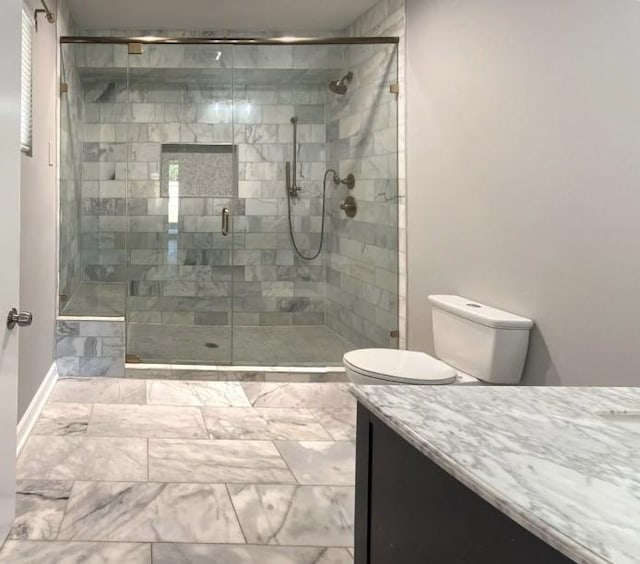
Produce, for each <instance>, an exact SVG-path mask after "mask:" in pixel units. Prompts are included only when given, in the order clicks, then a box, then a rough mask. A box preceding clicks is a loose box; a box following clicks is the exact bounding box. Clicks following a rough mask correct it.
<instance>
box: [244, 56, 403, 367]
mask: <svg viewBox="0 0 640 564" xmlns="http://www.w3.org/2000/svg"><path fill="white" fill-rule="evenodd" d="M359 47H362V48H359ZM234 63H235V64H234V78H233V82H234V100H233V108H234V121H235V131H234V133H235V143H236V144H237V146H238V158H239V162H238V174H239V180H238V189H239V202H238V207H239V209H244V215H236V218H235V222H234V228H235V232H236V245H235V249H234V252H233V263H234V265H236V269H235V270H234V275H235V276H236V277H235V278H234V291H235V299H234V309H233V333H234V338H233V343H234V349H233V360H234V363H237V364H262V365H338V364H340V363H341V360H342V356H343V354H344V352H346V351H348V350H351V349H353V348H356V347H358V346H383V347H389V346H397V341H395V340H393V339H391V338H390V332H391V331H393V330H395V329H397V186H398V183H397V133H396V128H397V110H396V105H397V102H396V97H395V95H392V94H390V93H389V85H390V83H392V82H396V80H397V78H396V77H397V54H396V50H395V48H394V47H390V46H386V45H364V46H355V45H353V46H349V45H346V46H328V45H327V46H317V45H316V46H274V45H268V46H236V47H234ZM349 71H351V73H352V74H351V75H350V77H348V78H345V79H344V80H342V81H340V79H341V77H343V76H345V75H347V73H348V72H349ZM331 81H333V82H334V84H333V88H332V89H331V90H330V89H329V87H328V85H329V83H330V82H331ZM294 124H295V129H296V134H297V139H296V143H295V144H294V141H293V135H294ZM294 158H295V161H296V162H295V165H294ZM287 162H288V163H289V173H290V174H289V188H292V186H293V184H294V175H295V187H296V188H298V187H299V188H301V190H288V189H287ZM331 169H333V170H334V171H336V173H337V174H338V175H339V176H340V177H341V178H345V177H346V176H347V174H349V173H352V174H354V175H355V177H356V186H355V188H354V189H353V190H350V189H349V188H347V186H346V185H345V184H337V185H336V184H335V183H334V180H333V178H334V173H333V171H332V170H331ZM325 186H326V198H325V197H324V194H325ZM289 191H292V192H295V195H292V196H290V195H289ZM348 195H351V196H353V197H355V199H356V201H357V202H358V205H359V206H360V207H359V210H358V214H357V215H356V216H355V217H354V218H347V216H346V215H345V212H344V211H343V210H341V209H340V205H341V204H343V203H344V200H345V198H346V197H347V196H348ZM325 203H326V209H325ZM323 212H324V213H323ZM323 218H324V223H323ZM296 247H297V250H296Z"/></svg>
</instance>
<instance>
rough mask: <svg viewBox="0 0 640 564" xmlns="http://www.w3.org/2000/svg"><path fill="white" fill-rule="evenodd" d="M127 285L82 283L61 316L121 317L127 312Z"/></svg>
mask: <svg viewBox="0 0 640 564" xmlns="http://www.w3.org/2000/svg"><path fill="white" fill-rule="evenodd" d="M126 290H127V285H126V284H125V283H122V282H82V283H81V284H80V285H79V286H78V289H77V290H76V291H75V292H74V293H73V295H72V296H71V298H70V299H69V301H68V302H67V303H66V304H65V305H64V307H62V311H61V312H60V313H61V315H85V316H96V317H121V316H123V315H124V312H125V299H126V298H125V296H126Z"/></svg>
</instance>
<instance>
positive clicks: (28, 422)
mask: <svg viewBox="0 0 640 564" xmlns="http://www.w3.org/2000/svg"><path fill="white" fill-rule="evenodd" d="M57 381H58V371H57V370H56V363H55V362H54V363H53V364H52V365H51V368H49V371H48V372H47V375H46V376H45V377H44V380H42V383H41V384H40V387H39V388H38V391H37V392H36V393H35V395H34V396H33V399H32V400H31V403H30V404H29V407H27V410H26V411H25V412H24V415H23V416H22V417H21V418H20V421H19V422H18V449H17V450H18V452H17V456H20V453H21V452H22V449H23V448H24V445H25V443H26V442H27V439H28V438H29V435H30V434H31V430H32V429H33V426H34V425H35V424H36V421H37V420H38V417H40V412H41V411H42V408H43V407H44V405H45V404H46V403H47V400H48V399H49V396H50V395H51V391H52V390H53V387H54V386H55V385H56V382H57Z"/></svg>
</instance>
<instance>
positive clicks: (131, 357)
mask: <svg viewBox="0 0 640 564" xmlns="http://www.w3.org/2000/svg"><path fill="white" fill-rule="evenodd" d="M124 361H125V362H126V363H127V364H140V355H139V354H127V355H126V356H125V358H124Z"/></svg>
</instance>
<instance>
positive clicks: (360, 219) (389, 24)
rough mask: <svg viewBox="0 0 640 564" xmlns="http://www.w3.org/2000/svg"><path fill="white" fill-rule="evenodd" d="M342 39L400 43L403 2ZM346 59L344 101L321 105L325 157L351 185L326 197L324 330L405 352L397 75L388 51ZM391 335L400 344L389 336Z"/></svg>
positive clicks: (374, 12) (360, 49)
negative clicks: (349, 203) (348, 79)
mask: <svg viewBox="0 0 640 564" xmlns="http://www.w3.org/2000/svg"><path fill="white" fill-rule="evenodd" d="M346 35H352V36H361V35H385V36H392V35H397V36H400V37H401V41H403V39H404V2H403V1H401V0H382V1H381V2H379V3H378V4H376V5H375V6H374V7H373V8H372V9H371V10H369V11H368V12H367V13H365V14H364V15H363V16H362V17H360V18H359V19H358V20H357V21H356V22H354V24H353V25H352V26H351V27H350V28H349V29H348V30H347V31H346ZM401 48H402V45H401ZM400 59H401V57H400ZM346 60H347V65H346V67H345V70H347V69H348V70H351V71H352V72H353V74H354V78H353V82H352V83H351V85H350V88H349V92H348V93H347V95H346V96H344V97H336V98H333V99H330V103H329V105H328V128H327V129H328V146H329V158H330V164H331V165H332V166H335V167H337V168H338V169H339V171H340V175H341V176H345V175H346V174H348V173H349V172H352V173H354V174H355V176H356V178H357V184H356V187H355V188H354V189H353V190H352V191H347V189H345V188H342V189H341V190H339V191H335V192H333V198H332V204H331V206H330V210H331V212H330V215H331V230H330V233H331V252H330V254H329V263H328V266H327V325H328V326H329V327H331V328H332V329H334V330H335V331H337V332H338V333H340V334H341V335H344V336H348V338H349V339H350V340H351V341H352V342H353V343H354V344H356V345H357V346H360V347H367V346H397V345H398V344H400V345H401V346H404V344H405V331H404V326H403V323H402V321H403V319H404V312H403V311H401V312H400V315H399V314H398V310H399V292H400V294H402V296H403V295H404V294H403V292H402V289H401V288H400V287H399V280H400V276H399V270H400V268H402V272H404V264H403V265H402V267H401V266H400V263H401V262H402V261H403V257H404V250H403V249H401V253H402V254H401V256H400V260H399V257H398V248H399V240H398V232H399V229H398V227H400V234H401V235H402V237H401V239H402V241H403V242H404V236H403V235H404V232H403V229H404V225H403V222H402V218H403V216H404V181H403V178H404V168H403V167H401V166H400V165H401V163H402V162H403V160H404V146H403V145H402V146H400V145H399V138H403V128H404V123H402V124H399V122H398V102H399V100H398V99H397V98H398V96H397V95H396V94H392V93H391V92H390V89H389V87H390V85H391V84H392V83H395V82H400V80H399V74H400V72H399V71H403V69H399V68H398V65H397V59H396V48H395V47H393V48H391V47H390V46H382V45H351V46H349V47H348V48H347V55H346ZM402 86H403V85H402ZM399 125H400V126H401V127H402V131H400V132H399V127H398V126H399ZM399 133H400V137H399ZM347 195H350V196H353V197H354V198H355V199H356V201H357V203H358V214H357V216H356V217H355V218H353V219H347V218H346V216H345V215H344V213H342V212H341V211H340V210H339V208H338V204H339V200H340V199H344V198H345V197H346V196H347ZM400 286H402V282H400ZM402 287H403V286H402ZM396 330H398V331H399V332H400V336H399V337H400V343H398V340H397V339H396V338H395V337H392V336H391V332H392V331H396Z"/></svg>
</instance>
